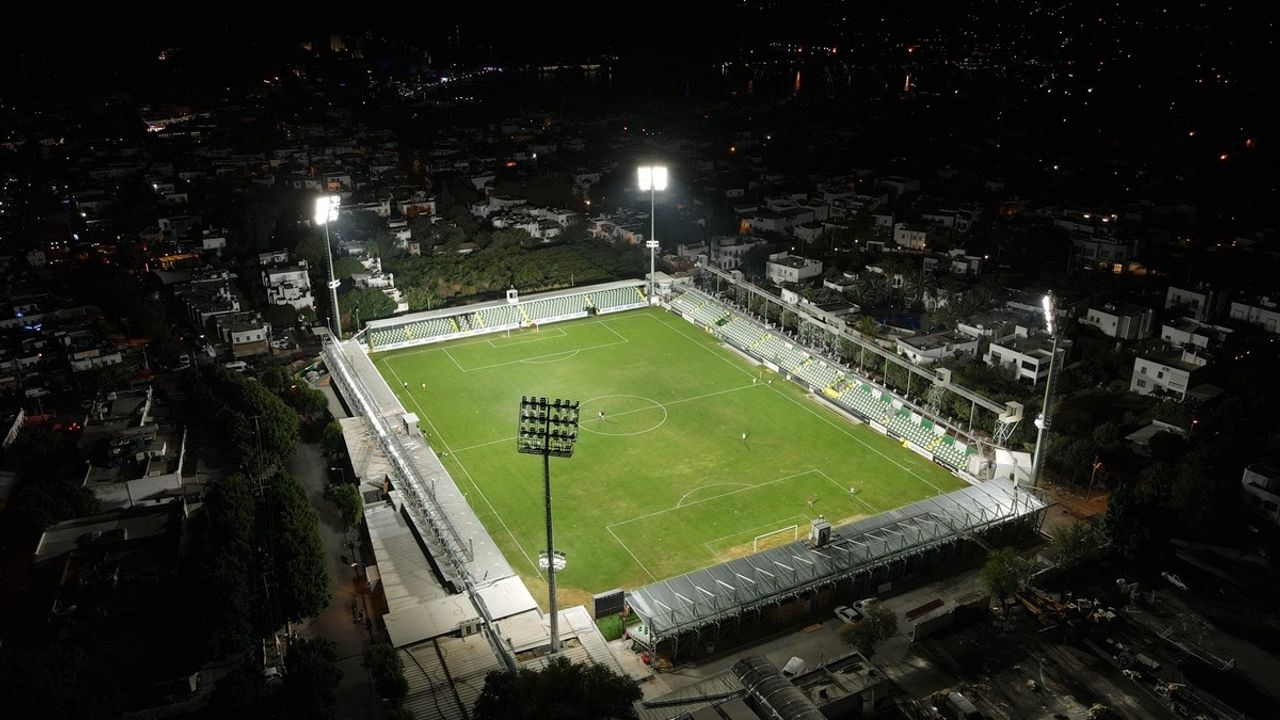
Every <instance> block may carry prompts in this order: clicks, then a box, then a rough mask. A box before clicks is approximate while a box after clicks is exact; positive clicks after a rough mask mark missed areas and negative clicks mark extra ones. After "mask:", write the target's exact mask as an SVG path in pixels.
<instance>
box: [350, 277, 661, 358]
mask: <svg viewBox="0 0 1280 720" xmlns="http://www.w3.org/2000/svg"><path fill="white" fill-rule="evenodd" d="M644 288H645V283H644V281H643V280H632V281H625V282H614V283H606V284H604V285H593V286H591V287H589V288H574V289H569V290H554V291H551V292H545V293H538V294H537V295H529V296H527V297H523V298H522V297H520V295H519V293H517V292H516V291H515V290H509V291H507V297H506V298H505V299H503V300H494V301H491V302H483V303H477V304H475V305H465V306H462V307H450V308H441V309H439V310H428V311H424V312H417V313H412V314H409V315H401V316H399V317H393V318H386V319H383V320H371V321H369V323H368V324H366V326H365V328H364V330H363V331H362V332H361V334H360V337H362V338H363V340H364V342H365V344H366V345H367V346H368V349H369V351H370V352H378V351H381V350H395V349H397V348H404V347H412V346H415V345H425V344H427V343H434V342H442V341H445V340H453V339H455V338H459V337H467V336H469V335H483V334H486V333H496V332H506V331H510V330H515V329H517V328H523V327H532V326H536V325H538V324H545V323H553V322H559V321H562V320H573V319H575V318H583V317H588V316H590V315H603V314H605V313H612V312H619V311H621V310H631V309H633V308H639V307H644V306H646V305H648V304H649V303H648V301H647V299H646V298H645V293H644Z"/></svg>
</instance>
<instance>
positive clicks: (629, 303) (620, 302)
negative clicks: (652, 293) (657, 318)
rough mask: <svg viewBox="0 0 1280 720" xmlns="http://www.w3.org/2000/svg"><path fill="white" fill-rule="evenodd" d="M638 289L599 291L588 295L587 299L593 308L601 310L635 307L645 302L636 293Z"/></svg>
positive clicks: (626, 288)
mask: <svg viewBox="0 0 1280 720" xmlns="http://www.w3.org/2000/svg"><path fill="white" fill-rule="evenodd" d="M637 289H638V288H634V287H625V288H614V289H612V290H599V291H597V292H593V293H590V294H589V295H587V299H588V300H589V301H590V302H591V304H592V306H594V307H595V308H597V309H599V310H612V309H613V308H621V307H634V306H636V305H640V304H642V303H643V302H644V298H643V296H642V295H641V294H640V293H638V292H636V291H637Z"/></svg>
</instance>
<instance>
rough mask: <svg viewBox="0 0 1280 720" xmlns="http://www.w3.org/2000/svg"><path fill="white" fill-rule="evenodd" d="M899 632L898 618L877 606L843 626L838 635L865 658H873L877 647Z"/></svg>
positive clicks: (884, 608)
mask: <svg viewBox="0 0 1280 720" xmlns="http://www.w3.org/2000/svg"><path fill="white" fill-rule="evenodd" d="M897 632H898V616H897V615H895V614H894V613H893V611H892V610H890V609H889V608H887V607H885V606H883V605H880V604H875V605H872V606H870V607H868V608H867V610H866V612H865V613H863V616H862V617H861V618H859V619H858V620H855V621H853V622H851V623H849V624H848V625H842V626H841V627H840V630H839V631H838V634H839V636H840V639H841V640H843V641H844V643H845V644H846V645H850V646H852V647H853V648H855V649H856V650H857V651H858V652H860V653H862V656H863V657H867V658H869V657H871V656H872V655H873V654H874V653H875V649H876V645H879V644H880V643H882V642H884V641H885V640H888V639H889V638H891V637H893V636H894V634H895V633H897Z"/></svg>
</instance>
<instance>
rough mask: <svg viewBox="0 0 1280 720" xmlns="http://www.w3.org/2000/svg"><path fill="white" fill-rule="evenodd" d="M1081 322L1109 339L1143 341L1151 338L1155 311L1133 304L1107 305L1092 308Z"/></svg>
mask: <svg viewBox="0 0 1280 720" xmlns="http://www.w3.org/2000/svg"><path fill="white" fill-rule="evenodd" d="M1080 322H1081V323H1083V324H1085V325H1092V326H1094V327H1096V328H1098V329H1099V330H1101V331H1102V333H1103V334H1104V335H1106V336H1107V337H1113V338H1115V339H1117V340H1142V339H1143V338H1148V337H1151V333H1152V330H1153V326H1154V325H1155V311H1154V310H1152V309H1151V308H1146V307H1142V306H1141V305H1134V304H1132V303H1107V304H1106V305H1103V306H1102V307H1091V308H1089V311H1088V312H1087V313H1086V314H1085V316H1084V317H1082V318H1080Z"/></svg>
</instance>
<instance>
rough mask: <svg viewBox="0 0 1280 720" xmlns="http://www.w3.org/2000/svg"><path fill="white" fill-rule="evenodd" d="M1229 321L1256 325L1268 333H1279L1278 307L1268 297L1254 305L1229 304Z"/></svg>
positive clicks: (1279, 316) (1279, 309) (1279, 310)
mask: <svg viewBox="0 0 1280 720" xmlns="http://www.w3.org/2000/svg"><path fill="white" fill-rule="evenodd" d="M1231 319H1232V320H1239V321H1240V322H1246V323H1249V324H1250V325H1257V326H1258V327H1261V328H1262V329H1263V330H1265V331H1267V332H1269V333H1280V307H1277V306H1276V304H1275V302H1273V301H1272V300H1271V298H1269V297H1263V298H1260V299H1259V300H1258V301H1257V302H1256V303H1244V302H1233V303H1231Z"/></svg>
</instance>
